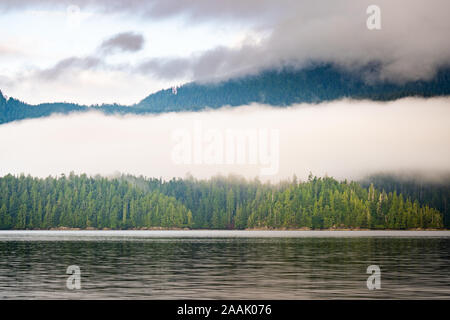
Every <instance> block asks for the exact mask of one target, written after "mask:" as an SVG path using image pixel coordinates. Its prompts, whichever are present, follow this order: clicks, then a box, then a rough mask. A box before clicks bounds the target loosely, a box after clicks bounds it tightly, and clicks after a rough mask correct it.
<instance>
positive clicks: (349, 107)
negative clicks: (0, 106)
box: [0, 98, 450, 180]
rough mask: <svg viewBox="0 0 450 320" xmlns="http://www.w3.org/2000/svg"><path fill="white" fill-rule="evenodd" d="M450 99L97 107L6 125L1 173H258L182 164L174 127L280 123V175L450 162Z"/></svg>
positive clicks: (344, 174)
mask: <svg viewBox="0 0 450 320" xmlns="http://www.w3.org/2000/svg"><path fill="white" fill-rule="evenodd" d="M449 106H450V99H449V98H433V99H415V98H414V99H413V98H408V99H402V100H397V101H393V102H388V103H376V102H368V101H351V100H343V101H337V102H331V103H324V104H320V105H307V104H302V105H297V106H294V107H290V108H285V109H283V108H277V107H268V106H257V105H252V106H243V107H239V108H222V109H220V110H214V111H205V112H198V113H171V114H162V115H157V116H131V115H128V116H124V117H119V116H105V115H102V114H98V113H84V114H73V115H70V116H52V117H49V118H44V119H33V120H25V121H21V122H16V123H10V124H5V125H2V126H0V146H1V152H0V163H1V166H0V175H4V174H7V173H15V174H19V173H29V174H32V175H39V176H46V175H49V174H60V173H69V172H70V171H72V170H73V171H75V172H78V173H81V172H87V173H89V174H97V173H100V174H112V173H114V172H117V171H120V172H124V173H131V174H143V175H146V176H151V177H164V178H170V177H174V176H179V177H183V176H185V175H186V173H188V172H190V173H191V174H193V175H194V176H197V177H200V178H206V177H209V176H212V175H215V174H217V173H222V174H228V173H237V174H242V175H245V176H247V177H253V176H256V175H259V173H260V172H261V165H260V163H257V164H256V165H249V164H247V165H238V164H234V165H206V164H200V165H195V164H192V165H179V164H177V163H175V162H173V160H172V152H173V148H174V146H175V142H174V141H173V140H172V134H173V132H174V131H176V130H180V129H186V130H188V131H189V130H191V131H192V130H194V126H195V123H196V122H200V123H202V125H203V128H204V129H205V130H210V129H214V130H216V131H219V132H225V131H224V130H226V129H229V128H232V129H252V128H253V129H263V128H268V129H275V130H278V131H279V137H280V140H279V142H280V148H279V151H280V153H279V155H280V157H279V172H278V174H277V175H274V176H269V177H267V176H266V177H265V176H262V177H261V178H262V179H267V178H269V179H272V180H278V179H280V178H286V177H291V176H292V175H293V174H294V173H295V174H297V176H299V177H300V178H303V179H305V178H306V176H307V175H308V173H309V172H310V171H312V172H313V173H314V174H317V175H324V174H328V175H331V176H335V177H337V178H360V177H362V176H364V175H365V174H366V173H371V172H377V171H381V170H387V171H408V170H419V171H424V172H430V173H436V172H441V171H442V172H449V171H450V127H449V125H448V119H449V118H450V108H449Z"/></svg>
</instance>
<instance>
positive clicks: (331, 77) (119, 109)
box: [0, 65, 450, 124]
mask: <svg viewBox="0 0 450 320" xmlns="http://www.w3.org/2000/svg"><path fill="white" fill-rule="evenodd" d="M373 68H376V66H373V65H371V66H368V67H366V68H365V69H363V70H360V73H359V74H356V73H349V72H346V71H343V70H340V69H337V68H335V67H333V66H332V65H318V66H313V67H309V68H306V69H302V70H287V69H285V70H269V71H265V72H262V73H261V74H258V75H254V76H247V77H241V78H233V79H230V80H227V81H221V82H218V83H210V84H200V83H194V82H193V83H188V84H185V85H183V86H181V87H179V88H177V90H176V93H175V91H174V90H172V89H166V90H160V91H158V92H156V93H154V94H151V95H149V96H148V97H146V98H145V99H143V100H142V101H141V102H139V103H138V104H136V105H133V106H129V107H127V106H121V105H117V104H112V105H101V106H99V105H95V106H90V107H88V106H83V105H77V104H73V103H42V104H39V105H30V104H27V103H24V102H22V101H19V100H17V99H14V98H9V99H6V98H5V97H4V96H3V95H2V93H1V91H0V124H1V123H7V122H11V121H15V120H21V119H27V118H39V117H45V116H49V115H51V114H53V113H62V114H67V113H70V112H83V111H88V110H97V111H101V112H104V113H107V114H126V113H133V114H146V113H163V112H172V111H174V112H176V111H198V110H202V109H205V108H207V107H209V108H220V107H222V106H226V105H230V106H240V105H246V104H250V103H262V104H268V105H273V106H288V105H292V104H295V103H318V102H323V101H331V100H335V99H341V98H354V99H372V100H384V101H385V100H395V99H398V98H402V97H407V96H422V97H431V96H444V95H449V94H450V69H442V70H440V71H439V72H438V73H437V75H436V76H435V77H434V78H433V79H431V80H428V81H422V80H421V81H412V82H407V83H388V82H373V83H367V82H366V81H365V80H364V78H362V77H361V74H362V75H363V77H364V75H367V74H368V73H369V74H370V72H371V70H372V69H373ZM372 71H373V70H372Z"/></svg>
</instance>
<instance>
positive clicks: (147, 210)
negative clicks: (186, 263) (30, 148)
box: [0, 174, 192, 229]
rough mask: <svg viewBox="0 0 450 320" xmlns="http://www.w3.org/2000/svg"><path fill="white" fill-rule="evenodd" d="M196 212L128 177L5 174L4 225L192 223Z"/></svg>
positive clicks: (1, 187) (1, 190)
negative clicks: (52, 176)
mask: <svg viewBox="0 0 450 320" xmlns="http://www.w3.org/2000/svg"><path fill="white" fill-rule="evenodd" d="M191 225H192V214H191V213H190V212H189V210H188V209H186V207H185V206H184V205H182V204H181V203H179V202H178V201H177V200H176V199H174V198H173V197H169V196H166V195H163V194H162V193H160V192H158V191H156V190H154V191H152V192H146V191H143V190H141V189H139V188H136V187H134V186H132V185H131V184H130V183H129V182H127V181H125V180H123V179H112V180H110V179H106V178H100V177H96V178H89V177H87V176H86V175H81V176H75V175H73V174H71V175H70V176H69V177H65V176H62V177H61V178H58V179H56V178H51V177H49V178H46V179H38V178H32V177H30V176H28V177H25V176H20V177H14V176H12V175H7V176H5V177H3V178H0V228H1V229H26V228H28V229H47V228H52V227H71V228H88V227H93V228H114V229H127V228H137V227H149V228H151V227H165V228H172V227H177V228H182V227H191Z"/></svg>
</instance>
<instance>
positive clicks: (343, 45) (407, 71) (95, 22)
mask: <svg viewBox="0 0 450 320" xmlns="http://www.w3.org/2000/svg"><path fill="white" fill-rule="evenodd" d="M371 4H376V5H378V6H379V7H380V9H381V30H368V29H367V27H366V20H367V18H368V16H369V15H368V14H367V13H366V9H367V7H368V6H369V5H371ZM448 12H450V2H449V1H447V0H433V1H423V0H396V1H391V0H377V1H375V2H374V1H365V0H351V1H350V0H347V1H345V0H342V1H324V0H315V1H290V0H280V1H268V0H232V1H212V0H196V1H188V0H154V1H137V0H134V1H133V0H131V1H130V0H127V1H125V0H108V1H106V0H104V1H102V0H100V1H89V0H71V1H60V0H58V1H57V0H40V1H39V0H2V1H0V37H1V39H2V41H1V43H0V90H2V91H3V93H5V94H7V95H8V96H14V97H16V98H19V99H22V100H24V101H26V102H30V103H39V102H45V101H71V102H78V103H84V104H92V103H112V102H118V103H124V104H132V103H135V102H138V101H139V100H141V99H142V98H144V97H145V96H146V95H148V94H149V93H151V92H154V91H157V90H159V89H162V88H167V87H170V86H173V85H179V84H182V83H184V82H186V81H191V80H201V81H211V79H224V78H227V77H231V76H235V75H245V74H254V73H257V72H259V71H260V70H262V69H266V68H278V67H282V66H286V65H288V66H293V67H297V68H301V67H304V66H306V65H308V64H310V63H312V62H317V61H320V62H332V63H335V64H337V65H340V66H342V67H345V68H351V69H354V68H358V67H360V66H362V65H364V64H366V63H368V62H370V61H376V62H378V63H380V64H381V66H382V67H381V69H380V72H379V73H378V74H376V75H375V77H376V78H377V79H381V80H388V81H397V82H399V81H400V82H402V81H407V80H415V79H428V78H430V77H432V76H433V75H434V74H435V72H436V70H437V69H438V68H439V67H443V66H448V65H449V62H450V37H449V36H448V30H450V19H448Z"/></svg>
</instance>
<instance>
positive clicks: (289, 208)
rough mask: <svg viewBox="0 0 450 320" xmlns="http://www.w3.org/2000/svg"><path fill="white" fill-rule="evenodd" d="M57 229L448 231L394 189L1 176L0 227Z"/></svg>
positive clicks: (323, 181)
mask: <svg viewBox="0 0 450 320" xmlns="http://www.w3.org/2000/svg"><path fill="white" fill-rule="evenodd" d="M52 227H78V228H87V227H93V228H113V229H128V228H141V227H163V228H173V227H178V228H181V227H189V228H209V229H245V228H267V229H271V228H302V227H306V228H312V229H328V228H367V229H386V228H388V229H410V228H442V227H443V217H442V214H441V213H440V212H439V211H438V210H436V209H434V208H431V207H430V206H428V205H420V204H419V201H418V200H417V199H414V200H413V199H412V198H410V197H407V196H404V195H402V194H398V193H397V192H396V191H394V192H389V193H387V192H386V191H384V190H380V189H377V188H375V186H374V185H373V184H370V185H369V186H368V187H367V188H364V187H362V186H361V184H359V183H357V182H350V183H349V182H347V181H344V182H339V181H337V180H335V179H333V178H329V177H325V178H317V177H313V176H310V177H309V179H308V181H306V182H300V183H299V182H297V179H293V181H286V182H281V183H279V184H276V185H271V184H269V183H266V184H262V183H261V182H260V181H258V180H253V181H247V180H245V179H243V178H240V177H233V176H230V177H228V178H223V177H215V178H212V179H210V180H195V179H193V178H188V179H172V180H170V181H162V180H161V179H146V178H143V177H134V176H122V177H120V178H115V179H107V178H102V177H96V178H90V177H87V176H86V175H81V176H76V175H73V174H71V175H70V176H69V177H66V176H62V177H60V178H51V177H49V178H46V179H38V178H32V177H29V176H28V177H25V176H20V177H14V176H12V175H7V176H5V177H3V178H0V228H2V229H26V228H28V229H33V228H36V229H40V228H43V229H45V228H52Z"/></svg>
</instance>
